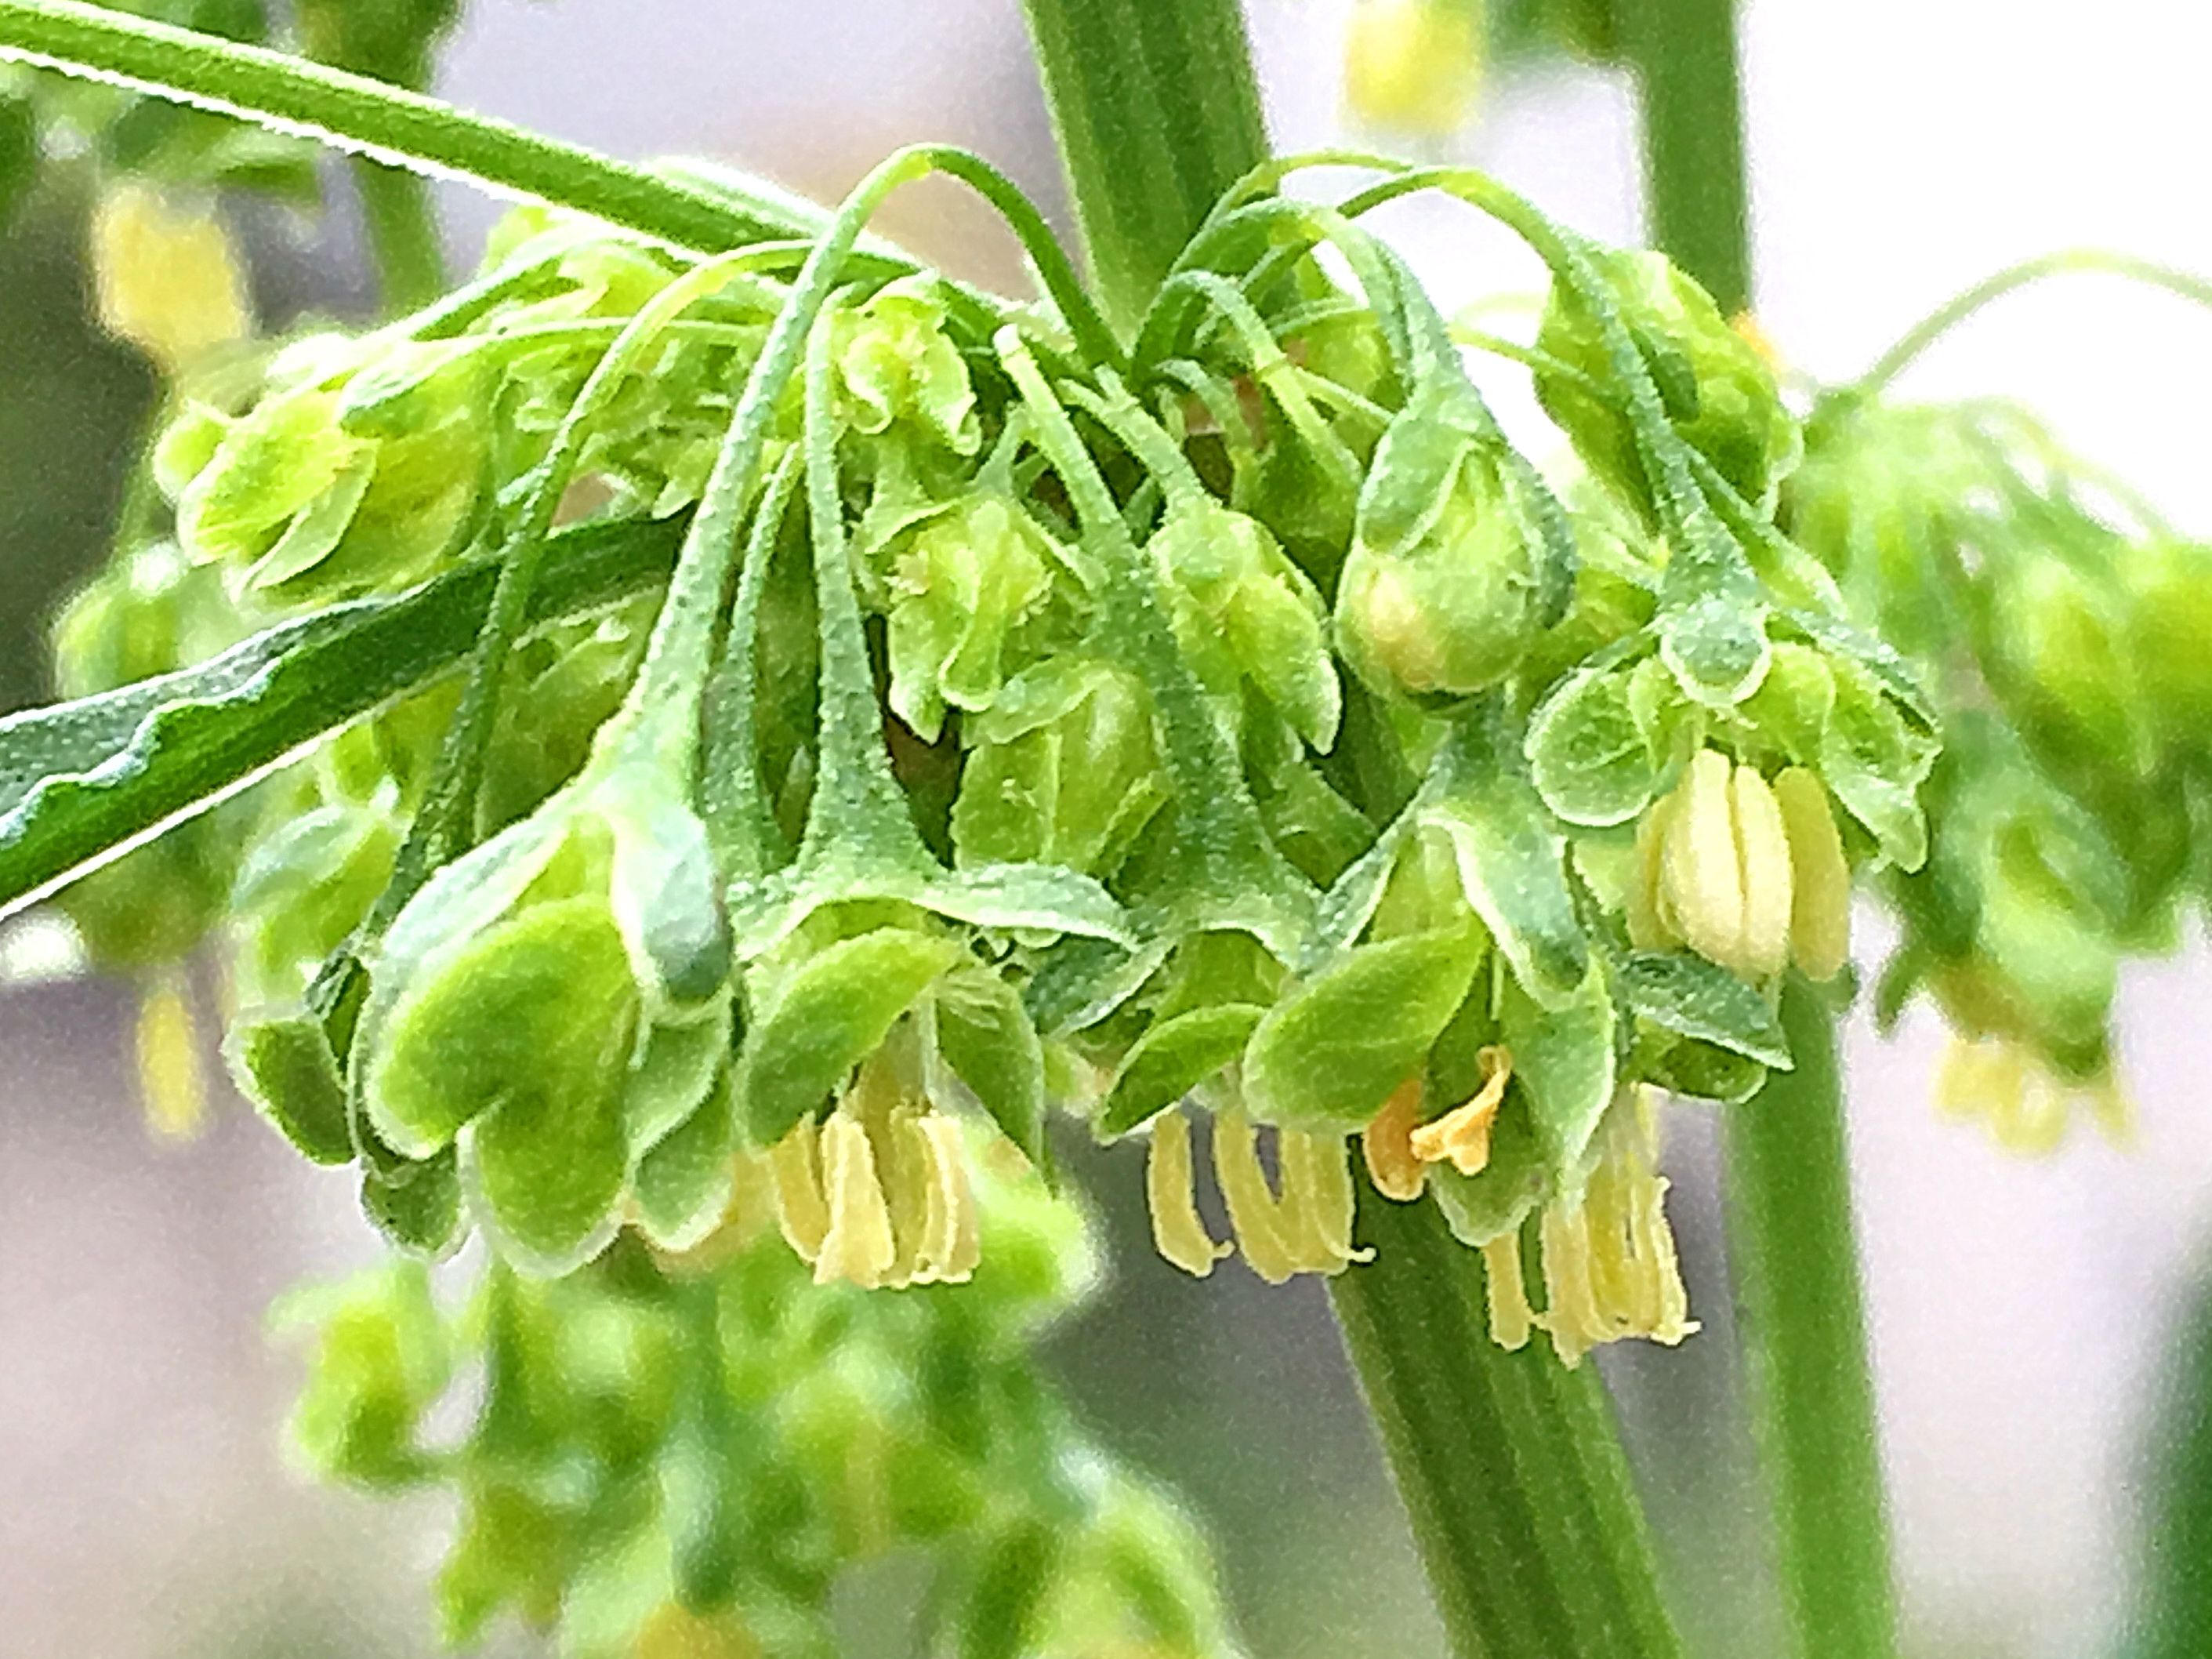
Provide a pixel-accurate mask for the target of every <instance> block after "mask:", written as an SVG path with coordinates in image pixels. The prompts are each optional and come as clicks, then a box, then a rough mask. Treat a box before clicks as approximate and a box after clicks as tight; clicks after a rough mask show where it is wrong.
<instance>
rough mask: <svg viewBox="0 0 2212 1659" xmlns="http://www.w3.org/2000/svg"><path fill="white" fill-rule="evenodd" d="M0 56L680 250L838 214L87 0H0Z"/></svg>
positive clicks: (717, 246)
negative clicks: (684, 174)
mask: <svg viewBox="0 0 2212 1659" xmlns="http://www.w3.org/2000/svg"><path fill="white" fill-rule="evenodd" d="M0 59H12V60H14V61H15V62H18V63H25V64H36V65H38V66H40V67H41V68H45V69H54V70H61V71H62V72H63V73H64V74H67V75H76V76H86V77H88V78H90V79H93V80H98V81H106V82H111V83H112V84H114V85H118V86H127V87H131V88H134V89H136V90H137V91H141V92H149V93H152V94H155V95H156V96H158V97H162V98H170V99H174V100H177V101H178V102H180V103H187V104H192V105H196V106H198V107H200V108H202V109H210V110H214V111H216V112H217V113H219V114H223V115H231V116H236V117H239V118H243V119H246V120H249V121H253V122H256V123H258V124H259V125H264V126H269V127H272V128H275V129H276V130H278V131H289V132H295V133H298V134H301V135H303V136H305V137H310V138H316V139H319V140H321V141H322V142H324V143H328V144H331V145H333V146H335V147H337V149H344V150H349V151H351V152H353V153H355V154H357V155H366V156H368V157H370V158H371V159H373V160H375V161H383V162H386V163H388V164H390V165H392V166H394V167H404V168H407V169H409V170H410V171H414V172H418V173H445V174H450V175H452V176H453V177H456V178H462V179H471V180H473V181H474V182H476V183H477V184H480V185H485V186H486V187H488V188H489V189H491V190H493V191H498V192H500V193H501V194H505V195H509V196H520V197H534V198H536V199H538V200H541V201H547V202H554V203H557V204H560V205H562V206H563V207H569V208H573V209H574V210H577V211H578V212H581V213H588V214H592V215H593V216H597V217H599V218H601V219H605V220H606V221H607V222H609V223H611V224H616V225H620V226H623V227H624V228H628V229H630V230H635V231H637V232H640V233H641V234H644V235H647V236H650V237H653V238H655V239H656V240H660V241H664V242H666V243H669V244H670V245H671V246H677V247H682V248H690V249H695V250H697V251H699V252H720V251H721V250H722V249H724V248H728V247H734V246H739V245H740V244H743V243H746V242H757V241H763V240H772V239H775V238H778V237H788V236H793V235H803V236H806V237H809V238H811V237H813V236H816V235H818V234H820V233H821V231H822V229H823V226H824V225H825V224H826V223H827V222H828V221H827V218H826V216H823V215H821V214H820V213H819V212H818V211H817V210H813V209H811V207H809V206H807V205H805V204H800V203H798V202H797V201H795V200H777V199H775V198H774V197H770V196H769V195H768V194H767V193H766V192H764V191H763V192H761V193H760V194H758V195H757V196H744V197H741V196H739V195H738V194H736V193H735V192H733V191H708V190H705V189H702V188H699V187H696V186H694V185H688V184H684V183H681V182H679V181H678V180H675V179H669V178H665V177H663V176H662V175H661V174H659V173H654V172H653V171H652V170H650V169H649V168H646V167H633V166H631V165H629V163H627V162H623V161H613V160H611V159H610V158H608V157H606V156H604V155H597V154H595V153H593V152H592V151H591V150H588V149H582V148H580V147H579V146H577V145H574V144H564V143H560V142H558V141H557V140H555V139H551V138H547V137H542V136H540V135H539V134H537V133H534V132H530V131H525V130H524V129H523V128H521V127H518V126H513V125H509V124H508V123H507V122H505V121H496V120H493V119H490V118H488V117H485V116H481V115H472V114H470V113H468V112H465V111H462V110H458V109H455V108H454V107H453V106H451V105H450V104H445V103H441V102H440V101H439V100H437V99H435V98H428V97H425V96H424V95H423V94H421V93H416V92H409V91H407V90H405V89H404V88H399V87H395V86H391V85H388V84H386V82H381V81H374V80H370V79H368V77H367V76H359V75H349V74H348V73H347V72H346V71H344V70H335V69H330V68H327V67H325V66H324V65H322V64H312V63H308V62H307V61H305V60H304V59H301V58H293V57H289V56H288V55H287V54H285V53H283V52H272V51H270V50H268V49H267V48H265V47H261V46H243V45H240V44H239V43H238V42H236V41H232V40H222V39H219V38H218V37H216V36H214V35H208V34H201V33H196V32H195V31H193V30H191V29H180V28H175V27H171V26H169V25H167V24H165V23H156V22H152V21H149V20H147V19H144V18H140V17H132V16H130V15H125V14H121V13H118V12H113V11H110V10H108V9H106V8H104V7H101V6H95V5H87V4H83V3H81V0H0Z"/></svg>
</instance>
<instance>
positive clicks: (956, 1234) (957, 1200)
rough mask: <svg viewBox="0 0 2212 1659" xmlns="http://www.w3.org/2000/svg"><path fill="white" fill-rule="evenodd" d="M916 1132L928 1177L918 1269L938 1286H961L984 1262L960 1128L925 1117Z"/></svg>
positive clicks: (947, 1120) (929, 1114)
mask: <svg viewBox="0 0 2212 1659" xmlns="http://www.w3.org/2000/svg"><path fill="white" fill-rule="evenodd" d="M915 1129H916V1132H917V1133H919V1134H920V1135H921V1139H922V1141H923V1143H924V1146H925V1150H926V1152H927V1158H928V1168H929V1173H930V1183H929V1194H930V1196H929V1220H928V1225H927V1230H926V1231H925V1233H924V1237H923V1241H922V1248H921V1260H922V1263H923V1265H924V1267H926V1268H927V1271H928V1273H929V1275H930V1278H931V1279H934V1280H936V1281H937V1282H939V1283H940V1284H945V1285H964V1284H966V1283H967V1282H968V1280H969V1279H970V1278H971V1277H973V1276H974V1274H975V1267H976V1264H977V1263H978V1262H979V1261H981V1259H982V1240H981V1234H980V1233H979V1231H977V1228H976V1225H975V1188H973V1187H971V1186H970V1185H969V1181H968V1157H967V1146H966V1143H965V1142H964V1141H963V1140H962V1139H961V1136H960V1126H959V1124H958V1123H957V1122H955V1121H953V1120H952V1119H951V1118H950V1117H948V1116H946V1115H945V1114H944V1113H942V1112H926V1113H924V1114H923V1115H921V1118H920V1119H919V1120H917V1121H916V1122H915Z"/></svg>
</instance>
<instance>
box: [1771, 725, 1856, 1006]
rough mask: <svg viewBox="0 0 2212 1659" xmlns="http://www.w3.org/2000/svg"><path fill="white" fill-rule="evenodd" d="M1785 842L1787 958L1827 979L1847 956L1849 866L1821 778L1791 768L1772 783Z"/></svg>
mask: <svg viewBox="0 0 2212 1659" xmlns="http://www.w3.org/2000/svg"><path fill="white" fill-rule="evenodd" d="M1774 799H1775V803H1776V804H1777V805H1778V806H1780V808H1781V809H1782V823H1783V826H1784V829H1786V831H1787V832H1788V835H1789V838H1790V877H1791V883H1790V894H1791V896H1790V955H1791V957H1794V958H1795V959H1796V963H1797V966H1798V967H1799V968H1800V969H1802V970H1803V972H1804V975H1805V977H1806V978H1808V979H1811V980H1830V979H1833V978H1834V977H1835V976H1836V975H1838V974H1839V973H1841V972H1842V971H1843V967H1844V963H1846V962H1848V961H1850V955H1851V866H1850V862H1849V861H1848V860H1845V858H1844V838H1843V836H1842V835H1841V834H1840V833H1839V832H1838V830H1837V829H1836V815H1835V813H1834V811H1832V809H1831V807H1830V806H1829V805H1828V792H1827V790H1826V787H1824V786H1823V785H1822V784H1821V782H1820V779H1819V778H1817V777H1815V776H1814V775H1813V774H1812V773H1810V772H1808V771H1807V770H1806V769H1804V768H1803V767H1802V766H1793V767H1791V768H1790V769H1788V770H1787V771H1785V772H1784V773H1782V774H1781V775H1779V776H1778V777H1777V778H1776V779H1775V780H1774Z"/></svg>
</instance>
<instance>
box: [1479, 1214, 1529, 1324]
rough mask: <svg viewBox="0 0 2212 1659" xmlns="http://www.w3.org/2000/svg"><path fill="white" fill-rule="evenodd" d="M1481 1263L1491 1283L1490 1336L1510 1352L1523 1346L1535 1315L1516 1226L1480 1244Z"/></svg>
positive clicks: (1485, 1275)
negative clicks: (1522, 1270) (1522, 1263)
mask: <svg viewBox="0 0 2212 1659" xmlns="http://www.w3.org/2000/svg"><path fill="white" fill-rule="evenodd" d="M1482 1266H1483V1269H1484V1277H1485V1278H1486V1280H1487V1281H1488V1284H1489V1286H1490V1340H1492V1342H1495V1343H1496V1344H1497V1345H1498V1346H1499V1347H1501V1348H1503V1349H1504V1350H1505V1351H1506V1352H1509V1353H1511V1352H1515V1351H1516V1350H1518V1349H1521V1348H1524V1347H1526V1346H1528V1332H1529V1330H1530V1328H1532V1327H1533V1326H1534V1324H1535V1321H1536V1316H1535V1315H1534V1312H1533V1311H1531V1310H1530V1309H1529V1306H1528V1283H1527V1281H1526V1280H1525V1279H1523V1278H1522V1273H1521V1234H1520V1231H1519V1230H1518V1229H1517V1228H1516V1230H1515V1231H1512V1232H1510V1233H1504V1234H1501V1235H1500V1236H1499V1237H1496V1238H1493V1239H1492V1240H1491V1241H1490V1243H1487V1244H1486V1245H1484V1246H1483V1247H1482Z"/></svg>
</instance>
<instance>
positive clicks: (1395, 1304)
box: [1330, 1183, 1682, 1659]
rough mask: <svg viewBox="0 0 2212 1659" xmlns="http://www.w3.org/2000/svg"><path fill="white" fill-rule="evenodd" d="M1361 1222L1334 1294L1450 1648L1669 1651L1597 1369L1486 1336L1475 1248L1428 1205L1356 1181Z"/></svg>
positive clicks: (1540, 1653) (1504, 1653)
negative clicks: (1367, 1256) (1361, 1249)
mask: <svg viewBox="0 0 2212 1659" xmlns="http://www.w3.org/2000/svg"><path fill="white" fill-rule="evenodd" d="M1359 1229H1360V1237H1361V1239H1362V1240H1363V1241H1364V1243H1369V1244H1371V1245H1373V1246H1374V1247H1375V1259H1374V1261H1370V1262H1368V1263H1366V1264H1365V1265H1364V1266H1360V1267H1352V1268H1351V1269H1349V1270H1348V1271H1346V1273H1343V1274H1341V1275H1340V1276H1339V1277H1338V1278H1337V1279H1334V1280H1332V1281H1331V1283H1330V1297H1331V1300H1332V1303H1333V1304H1334V1307H1335V1309H1336V1316H1337V1320H1338V1322H1339V1324H1340V1326H1341V1327H1342V1328H1343V1331H1344V1336H1345V1344H1346V1347H1347V1348H1349V1349H1350V1351H1351V1352H1352V1360H1353V1363H1354V1364H1356V1365H1357V1366H1358V1371H1359V1379H1360V1385H1361V1387H1362V1389H1364V1391H1365V1393H1366V1395H1367V1403H1368V1406H1369V1407H1370V1410H1371V1411H1372V1412H1373V1413H1374V1415H1375V1421H1376V1427H1377V1428H1378V1429H1379V1430H1380V1431H1381V1432H1382V1436H1383V1448H1384V1449H1385V1450H1386V1451H1387V1452H1388V1453H1389V1458H1390V1467H1391V1469H1392V1471H1393V1473H1394V1474H1395V1475H1396V1476H1397V1480H1398V1490H1399V1492H1400V1493H1401V1495H1402V1496H1403V1497H1404V1498H1405V1501H1406V1511H1407V1518H1408V1519H1409V1520H1410V1521H1411V1522H1412V1523H1413V1537H1414V1540H1415V1541H1416V1542H1417V1543H1418V1544H1419V1546H1420V1550H1421V1559H1422V1562H1423V1564H1424V1565H1425V1566H1426V1568H1427V1570H1428V1574H1429V1583H1430V1586H1431V1589H1433V1590H1434V1592H1435V1594H1436V1598H1437V1611H1438V1612H1439V1613H1441V1614H1442V1615H1443V1622H1444V1628H1445V1631H1446V1632H1447V1633H1448V1634H1449V1638H1450V1640H1451V1644H1452V1650H1453V1652H1454V1653H1455V1654H1457V1655H1460V1656H1462V1659H1597V1656H1618V1659H1670V1656H1679V1655H1680V1653H1681V1651H1682V1649H1681V1644H1680V1638H1677V1637H1676V1635H1675V1633H1674V1627H1673V1626H1672V1625H1671V1624H1670V1623H1669V1622H1668V1617H1667V1612H1666V1608H1665V1607H1664V1606H1663V1604H1662V1601H1661V1600H1660V1596H1659V1589H1658V1583H1657V1579H1656V1573H1655V1571H1654V1569H1653V1566H1652V1559H1651V1541H1650V1536H1649V1534H1648V1533H1647V1531H1646V1529H1645V1527H1644V1516H1643V1511H1642V1510H1641V1509H1640V1508H1639V1507H1638V1504H1637V1499H1636V1495H1635V1492H1634V1489H1633V1487H1632V1485H1631V1483H1630V1480H1629V1473H1628V1468H1627V1464H1626V1460H1625V1459H1624V1458H1623V1456H1622V1455H1621V1451H1620V1439H1619V1437H1618V1434H1617V1432H1616V1430H1615V1428H1614V1425H1613V1413H1612V1407H1611V1406H1610V1404H1609V1402H1608V1401H1607V1399H1606V1397H1605V1391H1604V1388H1603V1386H1602V1385H1601V1383H1600V1382H1599V1381H1598V1377H1597V1373H1596V1370H1595V1368H1594V1367H1589V1366H1585V1367H1584V1368H1583V1369H1582V1370H1575V1371H1569V1370H1565V1368H1564V1367H1563V1366H1561V1365H1560V1364H1559V1362H1558V1360H1557V1359H1555V1358H1553V1356H1552V1354H1551V1353H1550V1352H1549V1351H1548V1350H1547V1349H1545V1348H1543V1347H1541V1346H1537V1345H1534V1344H1532V1345H1530V1346H1527V1347H1524V1348H1522V1349H1521V1350H1520V1351H1519V1352H1515V1353H1508V1352H1505V1351H1504V1349H1502V1348H1499V1347H1498V1346H1496V1345H1495V1344H1493V1343H1492V1341H1491V1340H1490V1325H1489V1316H1488V1313H1487V1311H1486V1301H1485V1291H1484V1289H1483V1283H1482V1273H1481V1258H1480V1256H1479V1255H1476V1253H1475V1252H1474V1251H1473V1250H1470V1249H1467V1248H1466V1247H1465V1246H1463V1245H1462V1244H1461V1243H1459V1242H1458V1240H1456V1239H1455V1238H1454V1237H1452V1236H1451V1234H1450V1233H1449V1231H1448V1230H1447V1229H1446V1228H1445V1226H1444V1223H1443V1216H1442V1215H1441V1214H1440V1213H1439V1212H1438V1211H1437V1207H1436V1206H1434V1205H1433V1204H1429V1203H1414V1204H1394V1203H1391V1202H1389V1201H1388V1200H1383V1199H1379V1198H1377V1197H1376V1195H1375V1194H1374V1192H1373V1191H1372V1189H1371V1188H1366V1187H1365V1185H1364V1183H1363V1184H1362V1190H1361V1192H1360V1208H1359Z"/></svg>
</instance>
